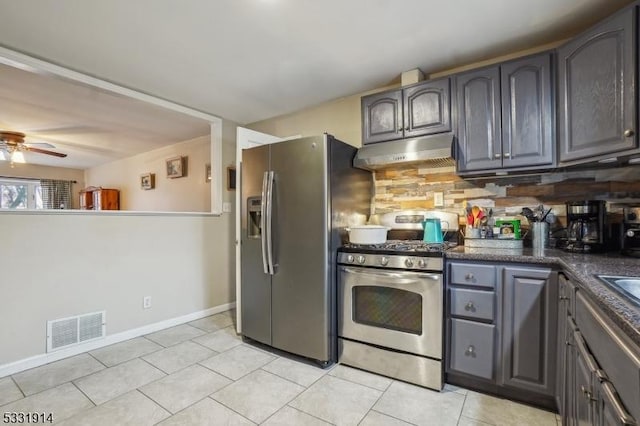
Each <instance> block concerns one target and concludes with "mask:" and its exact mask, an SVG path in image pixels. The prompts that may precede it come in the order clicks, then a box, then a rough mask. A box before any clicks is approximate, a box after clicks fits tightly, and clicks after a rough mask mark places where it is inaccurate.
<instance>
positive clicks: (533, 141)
mask: <svg viewBox="0 0 640 426" xmlns="http://www.w3.org/2000/svg"><path fill="white" fill-rule="evenodd" d="M552 76H553V74H552V70H551V54H550V53H548V52H547V53H543V54H538V55H534V56H528V57H525V58H521V59H517V60H513V61H509V62H505V63H502V64H500V65H495V66H492V67H487V68H482V69H478V70H472V71H469V72H465V73H462V74H459V75H457V76H456V77H455V93H456V98H455V99H456V102H457V104H456V105H457V111H458V130H457V136H458V151H457V166H458V172H461V173H469V172H476V171H485V172H486V171H495V170H500V169H509V170H516V169H520V168H529V169H530V168H535V167H538V166H540V167H542V166H544V167H549V166H551V165H552V164H553V163H554V161H555V155H554V150H555V145H554V134H555V132H554V126H555V123H554V119H553V117H554V111H555V110H554V108H553V105H554V99H553V91H552V89H553V85H552Z"/></svg>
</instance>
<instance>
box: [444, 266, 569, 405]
mask: <svg viewBox="0 0 640 426" xmlns="http://www.w3.org/2000/svg"><path fill="white" fill-rule="evenodd" d="M556 277H557V274H556V273H555V272H553V271H552V270H551V269H549V268H543V267H530V266H525V265H522V266H519V265H509V264H506V265H505V264H494V263H489V262H451V263H449V265H448V269H447V295H448V301H447V316H448V318H447V341H448V346H447V347H448V351H447V362H446V363H445V365H446V371H447V373H448V375H449V376H450V377H454V378H455V377H457V378H460V380H463V381H464V383H462V382H458V384H462V385H466V386H473V385H474V382H473V381H474V380H477V381H478V384H479V388H482V386H483V385H487V386H488V385H491V386H494V387H495V386H498V387H499V388H500V389H503V392H504V394H505V395H512V393H513V392H514V390H516V389H517V391H516V393H518V395H519V398H520V399H524V400H526V399H527V395H535V396H536V397H539V399H538V401H540V400H547V401H553V398H554V395H555V389H556V362H557V359H556V345H557V337H556V327H557V316H558V311H557V309H558V307H557V284H556ZM491 390H492V391H494V392H496V390H495V388H491ZM550 404H551V406H553V402H551V403H550Z"/></svg>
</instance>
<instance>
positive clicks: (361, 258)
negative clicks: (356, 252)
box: [358, 256, 365, 265]
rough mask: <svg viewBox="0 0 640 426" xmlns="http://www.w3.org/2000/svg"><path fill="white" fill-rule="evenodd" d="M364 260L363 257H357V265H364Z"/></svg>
mask: <svg viewBox="0 0 640 426" xmlns="http://www.w3.org/2000/svg"><path fill="white" fill-rule="evenodd" d="M364 260H365V259H364V256H358V263H359V264H361V265H362V264H363V263H364Z"/></svg>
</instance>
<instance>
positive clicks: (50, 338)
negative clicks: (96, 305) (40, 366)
mask: <svg viewBox="0 0 640 426" xmlns="http://www.w3.org/2000/svg"><path fill="white" fill-rule="evenodd" d="M105 334H106V311H100V312H92V313H90V314H84V315H78V316H75V317H68V318H60V319H56V320H51V321H47V352H52V351H57V350H58V349H63V348H67V347H69V346H75V345H79V344H80V343H84V342H88V341H90V340H95V339H100V338H104V336H105Z"/></svg>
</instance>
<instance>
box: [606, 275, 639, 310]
mask: <svg viewBox="0 0 640 426" xmlns="http://www.w3.org/2000/svg"><path fill="white" fill-rule="evenodd" d="M597 277H598V278H600V279H601V280H602V281H604V282H605V283H606V284H608V285H609V287H611V288H612V289H614V290H616V291H617V292H618V293H620V294H622V295H623V296H625V297H626V298H627V299H629V300H631V301H632V302H634V303H636V304H638V305H640V277H620V276H611V275H597Z"/></svg>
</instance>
